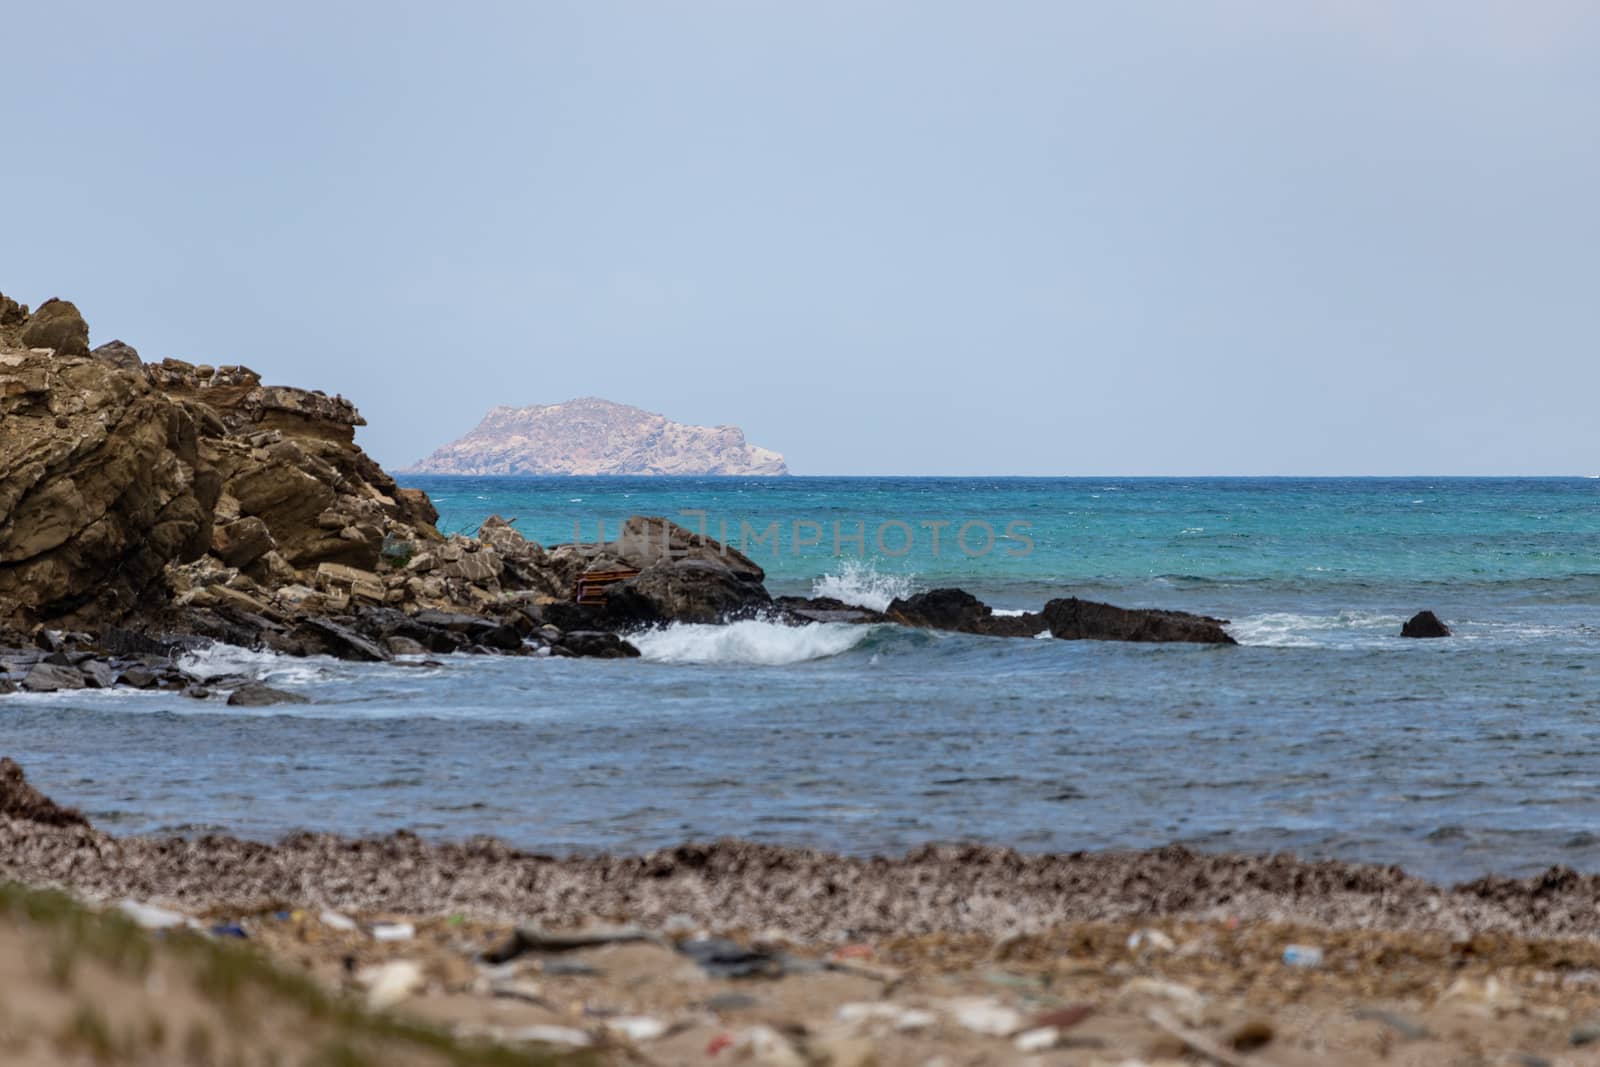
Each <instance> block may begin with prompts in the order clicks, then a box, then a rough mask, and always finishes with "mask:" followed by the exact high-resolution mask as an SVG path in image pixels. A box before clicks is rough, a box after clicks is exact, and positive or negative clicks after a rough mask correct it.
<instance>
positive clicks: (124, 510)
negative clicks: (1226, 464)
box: [0, 296, 1233, 702]
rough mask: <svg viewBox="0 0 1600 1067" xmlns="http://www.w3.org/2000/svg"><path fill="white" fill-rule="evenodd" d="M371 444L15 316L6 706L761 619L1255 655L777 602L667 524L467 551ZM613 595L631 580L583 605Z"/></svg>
mask: <svg viewBox="0 0 1600 1067" xmlns="http://www.w3.org/2000/svg"><path fill="white" fill-rule="evenodd" d="M363 423H364V420H363V419H362V418H361V416H360V414H359V413H358V412H357V411H356V409H355V407H354V405H353V404H351V403H350V402H349V401H348V400H346V399H344V398H343V397H337V396H334V397H330V396H327V395H326V394H323V393H320V392H315V391H307V390H303V389H294V388H289V387H283V386H268V385H263V384H262V379H261V376H260V375H259V374H257V373H256V372H255V371H253V370H251V369H250V368H248V367H242V366H210V365H196V364H190V363H185V362H183V361H180V360H174V359H164V360H161V361H159V362H148V363H147V362H145V361H143V360H142V359H141V358H140V356H139V354H138V352H137V351H136V350H135V349H134V348H132V347H131V346H129V345H127V344H124V343H123V342H121V341H112V342H110V343H108V344H104V345H101V346H99V347H97V348H90V346H89V327H88V325H87V323H86V322H85V321H84V319H83V317H82V315H80V314H79V312H78V309H77V308H76V307H75V306H74V305H72V304H71V303H69V302H67V301H62V300H50V301H47V302H45V303H44V304H43V305H41V306H40V308H39V309H38V310H37V311H34V312H32V313H30V312H29V311H28V309H27V307H26V306H24V305H21V304H18V303H17V302H16V301H14V300H10V299H8V298H5V297H3V296H0V693H3V692H9V691H13V690H15V689H16V688H19V687H20V688H22V689H25V690H28V691H34V692H54V691H58V690H63V689H78V688H105V687H108V686H114V685H125V686H132V687H135V688H144V689H149V688H155V689H165V690H174V691H181V692H185V693H189V694H190V695H209V692H210V691H211V690H212V689H216V688H219V687H220V688H223V689H229V688H240V687H243V686H245V685H246V684H247V683H248V682H249V680H248V679H221V680H213V682H212V683H211V684H209V685H208V684H205V683H202V682H201V680H200V679H197V678H195V677H192V676H189V675H186V674H185V673H184V672H183V671H182V670H181V668H180V667H179V666H178V665H177V659H178V657H180V656H181V655H182V653H184V652H186V651H192V650H193V649H194V648H195V647H197V645H199V644H201V643H205V642H213V641H217V642H224V643H227V644H232V645H238V646H242V647H246V648H254V649H270V650H272V651H275V652H280V653H284V654H288V655H294V656H306V655H327V656H334V657H338V658H341V659H352V660H364V661H375V662H377V661H391V660H395V659H396V657H417V656H434V655H447V654H454V653H476V654H495V655H548V656H598V657H628V656H635V655H637V654H638V652H637V649H635V648H634V647H633V646H632V645H631V644H629V643H628V641H627V639H626V638H627V635H628V634H629V633H630V632H633V631H636V630H639V629H641V628H645V627H651V626H660V625H665V624H670V623H674V622H686V623H721V622H728V621H730V620H736V619H743V618H751V617H757V616H759V617H762V618H767V619H772V620H775V621H779V622H786V623H791V624H795V625H800V624H804V623H807V622H814V621H847V622H858V623H873V622H880V623H897V624H900V625H906V626H918V627H931V628H935V629H943V630H953V631H958V632H962V633H971V634H981V635H987V636H1000V637H1031V636H1036V635H1039V634H1041V633H1044V632H1049V633H1050V634H1052V635H1053V636H1055V637H1057V638H1063V639H1102V640H1123V641H1183V642H1203V643H1212V644H1220V645H1227V644H1232V643H1233V638H1231V637H1230V636H1229V635H1228V634H1227V632H1226V631H1225V630H1224V629H1223V628H1222V625H1223V620H1219V619H1211V618H1205V617H1202V616H1195V615H1187V614H1184V613H1181V612H1168V611H1153V610H1128V609H1122V608H1117V607H1113V606H1112V605H1107V604H1096V603H1092V602H1088V601H1080V600H1077V599H1075V598H1067V599H1061V600H1055V601H1051V602H1050V603H1049V604H1046V605H1045V606H1044V607H1043V609H1042V610H1041V611H1040V612H1037V613H1029V614H1026V615H1022V616H997V615H995V614H994V613H993V612H992V611H991V610H990V609H989V608H988V606H987V605H984V604H982V603H981V602H979V601H978V600H977V599H976V598H974V597H972V596H971V595H970V594H967V593H965V592H963V591H961V590H958V589H938V590H932V591H930V592H926V593H921V594H918V595H916V596H911V597H907V598H905V599H902V600H897V601H895V602H894V603H892V604H890V605H889V606H888V609H887V610H886V611H883V612H874V611H869V610H866V609H863V608H859V607H855V606H853V605H848V604H843V603H840V602H838V601H830V600H826V599H820V600H819V599H804V598H780V599H774V598H773V597H772V596H771V595H770V594H769V593H768V591H767V589H766V586H765V584H764V582H765V578H766V575H765V572H764V571H763V570H762V568H761V567H760V566H759V565H758V564H756V563H755V562H754V561H753V560H751V559H750V558H748V557H747V556H745V555H743V554H742V553H740V552H738V551H736V550H734V549H733V548H732V547H731V546H727V545H723V544H721V543H719V542H717V541H716V540H714V539H712V538H709V537H706V536H703V535H701V534H697V533H694V532H692V531H690V530H688V529H685V528H684V527H682V526H679V525H677V524H675V523H673V522H671V521H669V520H667V519H665V518H661V517H652V516H634V517H633V518H631V519H629V520H628V521H627V523H626V524H625V525H624V526H623V528H622V530H621V531H619V533H618V535H617V537H616V538H615V539H614V540H610V541H606V542H603V543H598V544H566V545H556V546H552V547H549V548H546V547H545V546H543V545H540V544H538V543H536V542H534V541H530V540H528V539H526V538H525V537H523V536H522V534H521V533H519V532H518V531H517V529H516V528H515V526H514V525H513V523H511V522H508V521H506V520H504V519H502V518H500V517H498V516H495V517H491V518H489V519H488V520H487V521H486V522H484V524H483V526H482V527H481V528H480V529H479V530H478V531H477V534H476V536H473V537H465V536H461V535H452V536H448V537H447V536H445V535H444V534H442V533H440V531H439V530H438V529H437V527H436V526H435V522H436V521H437V518H438V513H437V512H436V511H435V509H434V507H433V505H432V503H431V502H430V501H429V500H428V498H427V495H426V494H425V493H422V492H421V491H419V490H413V489H406V488H402V487H401V486H400V485H399V484H397V483H396V482H395V481H394V479H393V478H391V477H390V476H389V475H388V474H387V473H385V472H384V471H383V470H382V468H380V467H379V466H378V464H376V463H375V462H373V461H372V459H371V458H369V457H368V456H367V455H366V454H365V453H364V452H363V451H362V450H361V449H360V448H359V447H358V446H357V445H356V444H355V436H354V435H355V429H356V427H358V426H361V425H363ZM597 575H605V576H608V577H614V578H616V580H614V581H608V582H607V584H606V585H605V586H604V588H603V590H601V591H600V592H598V593H597V594H596V595H592V596H581V595H580V593H581V591H582V589H583V587H584V585H585V583H586V582H590V583H593V582H595V581H596V579H595V576H597ZM280 696H282V695H281V694H280ZM271 699H273V695H272V694H271V693H270V692H267V693H263V692H259V691H257V692H254V693H245V694H244V695H243V696H242V697H240V701H239V702H244V701H246V700H251V701H255V702H268V701H270V700H271Z"/></svg>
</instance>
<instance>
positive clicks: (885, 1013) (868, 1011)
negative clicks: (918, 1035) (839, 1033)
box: [838, 1000, 939, 1031]
mask: <svg viewBox="0 0 1600 1067" xmlns="http://www.w3.org/2000/svg"><path fill="white" fill-rule="evenodd" d="M838 1016H839V1021H840V1022H843V1023H853V1024H855V1025H860V1024H862V1023H870V1022H883V1023H888V1024H889V1025H890V1026H892V1027H893V1028H894V1029H896V1030H901V1031H910V1030H926V1029H927V1028H928V1027H930V1026H933V1025H935V1024H936V1023H938V1021H939V1017H938V1016H937V1015H934V1014H933V1012H931V1011H922V1010H921V1009H919V1008H903V1007H901V1006H900V1005H898V1004H891V1003H889V1002H887V1001H882V1000H870V1001H857V1002H855V1003H852V1004H841V1005H840V1006H839V1011H838Z"/></svg>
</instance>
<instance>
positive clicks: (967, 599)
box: [885, 589, 1045, 637]
mask: <svg viewBox="0 0 1600 1067" xmlns="http://www.w3.org/2000/svg"><path fill="white" fill-rule="evenodd" d="M885 614H886V615H887V616H888V617H889V619H891V620H892V621H894V622H899V623H904V624H905V625H907V626H920V627H924V628H926V629H932V630H955V631H958V632H960V633H967V634H984V635H986V636H990V637H1033V636H1035V635H1036V634H1040V633H1043V632H1044V630H1045V621H1044V619H1043V618H1042V617H1041V616H1039V615H1037V614H1034V613H1032V612H1029V613H1026V614H1023V615H996V614H995V613H994V609H993V608H991V607H989V605H987V604H985V603H984V602H983V601H981V600H979V599H978V598H977V597H975V596H973V595H972V594H971V593H969V592H967V591H966V590H964V589H932V590H929V591H928V592H926V593H917V594H916V595H914V596H909V597H903V598H898V597H897V598H896V599H895V600H893V601H891V602H890V603H889V607H888V610H887V611H886V612H885Z"/></svg>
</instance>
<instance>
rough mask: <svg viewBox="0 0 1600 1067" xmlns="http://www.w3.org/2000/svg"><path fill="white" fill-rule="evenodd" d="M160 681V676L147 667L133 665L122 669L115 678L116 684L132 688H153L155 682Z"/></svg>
mask: <svg viewBox="0 0 1600 1067" xmlns="http://www.w3.org/2000/svg"><path fill="white" fill-rule="evenodd" d="M160 681H161V676H160V675H159V674H157V673H156V672H155V671H153V670H151V669H150V668H149V667H141V666H137V665H136V666H133V667H129V668H128V669H127V670H125V671H123V672H122V674H121V676H120V677H118V678H117V684H118V685H126V686H130V687H132V688H134V689H154V688H155V687H156V683H158V682H160Z"/></svg>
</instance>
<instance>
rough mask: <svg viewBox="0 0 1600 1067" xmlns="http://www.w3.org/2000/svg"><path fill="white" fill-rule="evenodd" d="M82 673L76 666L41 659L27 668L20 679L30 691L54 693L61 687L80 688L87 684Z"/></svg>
mask: <svg viewBox="0 0 1600 1067" xmlns="http://www.w3.org/2000/svg"><path fill="white" fill-rule="evenodd" d="M87 684H88V683H87V681H85V679H84V677H83V673H82V672H81V671H79V670H78V669H77V668H76V667H66V666H62V665H60V664H56V663H46V662H44V661H43V660H41V661H39V662H38V663H35V664H34V665H33V666H32V667H30V668H29V669H28V673H27V675H26V676H25V677H24V678H23V679H22V688H24V689H26V690H27V691H28V692H30V693H55V692H58V691H60V690H62V689H82V688H84V687H85V686H86V685H87Z"/></svg>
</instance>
